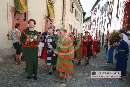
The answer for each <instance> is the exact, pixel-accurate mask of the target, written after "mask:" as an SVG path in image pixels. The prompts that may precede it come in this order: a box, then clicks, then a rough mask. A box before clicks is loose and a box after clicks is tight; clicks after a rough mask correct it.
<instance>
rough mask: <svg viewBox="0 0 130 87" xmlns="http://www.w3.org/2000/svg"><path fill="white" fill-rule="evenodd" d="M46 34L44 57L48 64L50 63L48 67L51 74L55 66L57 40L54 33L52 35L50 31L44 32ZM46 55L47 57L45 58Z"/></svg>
mask: <svg viewBox="0 0 130 87" xmlns="http://www.w3.org/2000/svg"><path fill="white" fill-rule="evenodd" d="M43 35H44V38H45V39H44V41H43V43H44V49H43V54H42V55H43V57H44V59H45V60H46V61H45V62H46V64H47V65H48V68H49V74H51V73H52V68H53V65H54V63H55V62H54V60H55V59H54V58H55V57H54V56H55V53H54V49H55V48H56V42H55V36H54V35H51V34H49V33H48V32H47V33H45V34H43ZM45 57H46V58H45Z"/></svg>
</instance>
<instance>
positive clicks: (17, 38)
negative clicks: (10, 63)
mask: <svg viewBox="0 0 130 87" xmlns="http://www.w3.org/2000/svg"><path fill="white" fill-rule="evenodd" d="M19 29H20V24H18V23H16V24H15V28H14V29H13V30H11V36H12V40H13V47H14V48H15V49H16V56H15V61H16V64H21V57H22V45H21V42H20V37H21V31H20V30H19Z"/></svg>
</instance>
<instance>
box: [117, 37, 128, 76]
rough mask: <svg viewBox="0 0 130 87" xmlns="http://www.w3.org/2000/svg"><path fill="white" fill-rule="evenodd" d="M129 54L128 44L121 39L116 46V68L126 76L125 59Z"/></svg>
mask: <svg viewBox="0 0 130 87" xmlns="http://www.w3.org/2000/svg"><path fill="white" fill-rule="evenodd" d="M128 54H129V47H128V44H127V43H126V42H125V41H124V40H121V41H120V42H119V45H118V46H117V48H116V54H115V58H116V61H117V62H116V70H117V71H121V75H122V76H126V68H127V60H128Z"/></svg>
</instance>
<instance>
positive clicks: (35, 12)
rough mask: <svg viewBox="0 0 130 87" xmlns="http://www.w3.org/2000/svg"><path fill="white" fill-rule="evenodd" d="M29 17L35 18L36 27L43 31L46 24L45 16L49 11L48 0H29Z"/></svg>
mask: <svg viewBox="0 0 130 87" xmlns="http://www.w3.org/2000/svg"><path fill="white" fill-rule="evenodd" d="M28 10H29V14H28V15H29V19H31V18H32V19H35V20H36V22H37V25H36V29H37V30H38V31H40V32H41V31H43V28H44V25H45V16H46V13H47V8H46V0H38V1H37V0H28Z"/></svg>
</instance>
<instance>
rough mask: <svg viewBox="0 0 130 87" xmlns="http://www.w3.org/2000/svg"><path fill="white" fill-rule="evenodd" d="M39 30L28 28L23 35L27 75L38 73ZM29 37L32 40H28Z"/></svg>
mask: <svg viewBox="0 0 130 87" xmlns="http://www.w3.org/2000/svg"><path fill="white" fill-rule="evenodd" d="M37 35H38V32H37V31H35V30H34V31H30V30H29V29H27V30H26V31H24V32H23V33H22V35H21V42H22V45H23V55H24V57H25V62H26V69H25V71H26V72H27V75H28V76H29V77H31V76H32V75H35V76H36V75H37V67H38V41H37ZM27 37H29V38H30V42H27V41H26V40H27Z"/></svg>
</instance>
